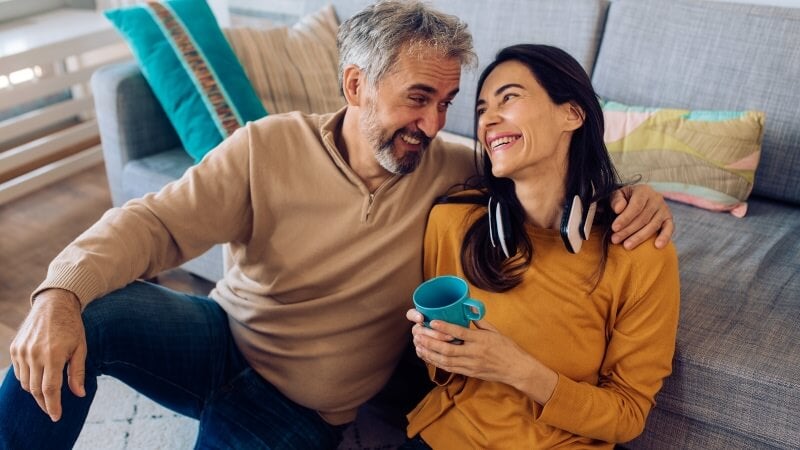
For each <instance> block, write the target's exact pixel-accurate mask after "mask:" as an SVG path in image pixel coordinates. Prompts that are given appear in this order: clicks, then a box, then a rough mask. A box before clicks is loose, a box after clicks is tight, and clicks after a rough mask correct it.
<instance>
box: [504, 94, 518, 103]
mask: <svg viewBox="0 0 800 450" xmlns="http://www.w3.org/2000/svg"><path fill="white" fill-rule="evenodd" d="M516 96H517V94H506V95H504V96H503V103H505V102H507V101H509V100H511V99H512V98H514V97H516Z"/></svg>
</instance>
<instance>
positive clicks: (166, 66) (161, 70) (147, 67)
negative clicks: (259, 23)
mask: <svg viewBox="0 0 800 450" xmlns="http://www.w3.org/2000/svg"><path fill="white" fill-rule="evenodd" d="M106 16H107V17H108V18H109V19H110V20H111V22H112V23H113V24H114V25H115V26H116V27H117V29H118V30H119V31H120V33H121V34H122V35H123V37H125V39H126V40H127V41H128V44H129V45H130V47H131V50H132V52H133V54H134V56H136V59H137V60H138V61H139V64H140V65H141V67H142V74H143V75H144V77H145V79H147V82H148V83H149V84H150V86H151V87H152V89H153V92H154V94H155V96H156V97H157V98H158V100H159V102H160V103H161V106H162V107H163V108H164V110H165V111H166V113H167V116H168V117H169V119H170V122H172V125H173V127H175V130H176V131H177V133H178V136H180V139H181V142H182V143H183V145H184V147H185V148H186V151H187V152H188V153H189V154H190V155H192V157H193V158H194V159H195V161H199V160H200V159H202V157H203V156H204V155H205V154H206V153H207V152H208V151H209V150H211V149H212V148H214V147H215V146H216V145H217V144H219V143H220V142H221V141H222V140H223V139H224V138H226V137H228V136H229V135H231V134H232V133H233V132H234V131H235V130H236V129H237V128H239V127H240V126H241V125H243V124H244V123H245V122H247V121H250V120H255V119H258V118H260V117H263V116H264V115H266V111H265V110H264V108H263V106H262V105H261V102H259V101H258V98H257V97H256V95H255V92H254V91H253V88H252V87H251V85H250V81H249V80H248V79H247V76H246V75H245V73H244V71H243V70H242V67H241V65H240V64H239V62H238V60H237V59H236V56H235V55H234V54H233V52H232V51H231V48H230V46H229V45H228V42H227V41H226V40H225V37H224V36H223V34H222V32H221V31H220V29H219V26H217V22H216V19H215V18H214V15H213V14H212V13H211V10H210V9H209V7H208V5H207V4H206V2H205V1H196V0H167V1H164V2H162V3H156V2H150V3H146V4H143V5H135V6H131V7H127V8H120V9H115V10H111V11H107V12H106Z"/></svg>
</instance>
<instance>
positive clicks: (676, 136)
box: [601, 101, 764, 217]
mask: <svg viewBox="0 0 800 450" xmlns="http://www.w3.org/2000/svg"><path fill="white" fill-rule="evenodd" d="M601 104H602V106H603V115H604V117H605V125H606V127H605V136H604V139H605V142H606V146H607V147H608V151H609V153H610V154H611V157H612V159H613V160H614V165H615V166H616V168H617V171H618V172H619V173H620V176H621V177H622V179H623V181H630V180H634V179H635V177H638V176H641V179H642V181H643V182H646V183H649V184H650V185H651V186H652V187H653V188H654V189H655V190H657V191H659V192H661V194H662V195H664V197H666V198H669V199H672V200H675V201H679V202H683V203H688V204H690V205H694V206H697V207H700V208H704V209H708V210H711V211H728V212H730V213H731V214H733V215H734V216H736V217H744V215H745V213H746V212H747V202H746V200H747V198H748V197H749V196H750V192H751V191H752V189H753V180H754V178H755V172H756V167H757V166H758V161H759V157H760V155H761V139H762V136H763V132H764V113H763V112H760V111H690V110H686V109H667V108H648V107H638V106H627V105H623V104H621V103H616V102H611V101H603V102H601Z"/></svg>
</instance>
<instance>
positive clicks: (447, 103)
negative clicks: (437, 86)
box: [439, 101, 453, 109]
mask: <svg viewBox="0 0 800 450" xmlns="http://www.w3.org/2000/svg"><path fill="white" fill-rule="evenodd" d="M451 106H453V102H450V101H447V102H442V103H440V104H439V108H440V109H448V108H450V107H451Z"/></svg>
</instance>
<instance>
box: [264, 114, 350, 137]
mask: <svg viewBox="0 0 800 450" xmlns="http://www.w3.org/2000/svg"><path fill="white" fill-rule="evenodd" d="M333 114H334V113H330V114H308V113H304V112H302V111H291V112H285V113H277V114H268V115H266V116H264V117H262V118H260V119H258V120H255V121H253V122H250V123H249V126H250V127H251V130H252V131H255V132H262V131H269V130H271V129H274V128H276V127H278V128H282V129H285V127H297V128H308V127H311V128H315V129H319V128H320V127H321V125H322V124H323V123H325V122H326V121H327V120H328V119H329V118H330V117H331V116H332V115H333Z"/></svg>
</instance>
